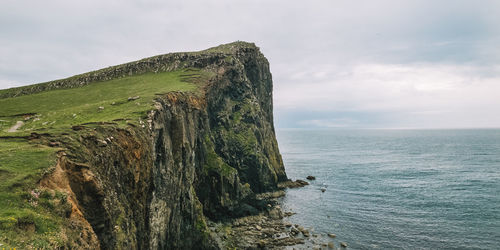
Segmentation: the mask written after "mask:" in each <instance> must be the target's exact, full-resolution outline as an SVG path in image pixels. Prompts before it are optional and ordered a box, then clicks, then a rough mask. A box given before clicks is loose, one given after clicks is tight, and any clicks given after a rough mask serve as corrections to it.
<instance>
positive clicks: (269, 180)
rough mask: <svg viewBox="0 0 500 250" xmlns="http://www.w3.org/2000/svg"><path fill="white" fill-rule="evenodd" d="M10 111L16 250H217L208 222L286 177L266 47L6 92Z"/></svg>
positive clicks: (8, 216) (8, 224)
mask: <svg viewBox="0 0 500 250" xmlns="http://www.w3.org/2000/svg"><path fill="white" fill-rule="evenodd" d="M0 107H2V108H0V119H1V120H2V122H1V123H0V129H1V130H2V132H0V180H2V181H4V182H3V184H1V185H0V198H2V199H3V200H4V201H6V202H4V204H2V205H0V208H2V210H3V211H2V212H0V235H3V236H0V242H1V243H2V244H4V245H7V246H12V247H19V248H22V247H49V248H53V247H63V248H94V249H97V248H102V249H114V248H119V249H172V248H183V249H189V248H202V249H217V248H221V245H220V243H218V241H216V240H215V239H214V235H213V234H212V233H211V232H210V231H209V230H208V228H207V221H209V220H210V221H218V220H223V219H226V218H228V217H239V216H244V215H249V214H252V213H255V212H257V211H259V210H260V209H262V207H263V206H265V205H266V204H262V202H259V201H258V200H256V199H255V195H256V194H258V193H262V192H267V191H272V190H275V189H276V188H277V184H278V183H279V182H281V181H285V180H287V177H286V174H285V170H284V166H283V162H282V160H281V155H280V153H279V149H278V145H277V142H276V139H275V132H274V126H273V113H272V110H273V105H272V77H271V73H270V71H269V63H268V61H267V60H266V58H265V57H264V56H263V55H262V53H261V52H260V51H259V49H258V47H256V46H255V45H254V44H250V43H244V42H235V43H231V44H226V45H221V46H219V47H215V48H211V49H208V50H205V51H200V52H191V53H173V54H166V55H160V56H156V57H151V58H146V59H143V60H140V61H136V62H131V63H127V64H122V65H118V66H114V67H109V68H106V69H102V70H98V71H94V72H89V73H86V74H82V75H77V76H74V77H70V78H67V79H62V80H56V81H52V82H47V83H41V84H36V85H31V86H26V87H20V88H14V89H8V90H3V91H0ZM15 124H16V125H15ZM16 126H17V127H16ZM9 130H10V131H11V132H7V131H9ZM20 233H22V235H19V234H20Z"/></svg>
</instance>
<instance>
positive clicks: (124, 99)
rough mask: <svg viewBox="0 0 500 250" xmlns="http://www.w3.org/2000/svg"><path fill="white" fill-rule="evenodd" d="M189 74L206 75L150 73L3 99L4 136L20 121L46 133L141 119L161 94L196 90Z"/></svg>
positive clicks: (0, 102) (27, 127) (27, 129)
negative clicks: (102, 123)
mask: <svg viewBox="0 0 500 250" xmlns="http://www.w3.org/2000/svg"><path fill="white" fill-rule="evenodd" d="M186 74H189V76H199V75H201V74H202V72H199V71H195V72H193V71H192V70H191V71H188V72H186V71H176V72H166V73H158V74H154V73H148V74H144V75H136V76H129V77H124V78H119V79H114V80H110V81H105V82H98V83H93V84H90V85H87V86H83V87H81V88H72V89H60V90H51V91H45V92H41V93H36V94H32V95H24V96H19V97H13V98H5V99H0V107H1V109H0V131H1V132H0V135H1V134H2V133H3V134H5V133H6V132H7V130H8V129H9V128H11V127H12V126H14V125H15V124H16V123H17V122H18V121H23V122H24V123H25V124H24V125H23V126H22V127H21V128H20V129H19V130H20V131H24V132H35V131H42V132H45V131H46V130H51V129H57V128H69V127H71V126H72V125H77V124H82V123H90V122H106V121H107V122H111V121H113V120H116V119H129V120H134V119H138V118H141V117H144V116H145V115H146V112H147V111H148V110H150V109H151V105H152V100H153V99H154V96H155V95H157V94H164V93H167V92H171V91H195V90H196V89H197V88H196V85H195V84H194V83H192V82H189V78H188V79H186V77H183V76H185V75H186ZM137 96H138V97H139V99H136V100H130V101H129V97H137ZM131 99H133V98H131Z"/></svg>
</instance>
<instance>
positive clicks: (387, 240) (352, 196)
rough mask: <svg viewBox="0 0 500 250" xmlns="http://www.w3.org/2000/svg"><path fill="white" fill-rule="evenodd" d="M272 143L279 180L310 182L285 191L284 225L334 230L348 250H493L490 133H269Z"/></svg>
mask: <svg viewBox="0 0 500 250" xmlns="http://www.w3.org/2000/svg"><path fill="white" fill-rule="evenodd" d="M277 138H278V142H279V147H280V151H281V154H282V156H283V160H284V162H285V167H286V171H287V174H288V176H289V178H292V179H297V178H299V179H304V178H305V177H306V176H308V175H314V176H316V178H317V179H316V181H312V182H311V185H310V186H307V187H305V188H301V189H291V190H289V191H288V192H287V196H286V197H285V199H284V201H283V207H284V208H285V210H292V211H294V212H297V214H296V215H294V216H292V217H290V218H289V220H290V221H291V222H293V223H298V224H302V225H304V226H307V227H312V228H314V230H315V231H316V232H321V233H330V232H332V233H335V234H336V235H337V239H336V241H346V242H347V243H348V244H349V248H350V249H374V248H375V249H376V248H379V249H417V248H418V249H500V130H278V131H277ZM321 187H326V189H327V190H326V192H324V193H322V192H321V191H320V188H321ZM337 245H338V244H337Z"/></svg>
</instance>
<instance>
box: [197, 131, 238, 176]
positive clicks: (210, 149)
mask: <svg viewBox="0 0 500 250" xmlns="http://www.w3.org/2000/svg"><path fill="white" fill-rule="evenodd" d="M205 145H206V146H207V153H206V159H205V165H204V168H203V170H204V171H206V172H207V173H208V172H209V171H214V172H217V173H219V174H220V175H221V176H224V177H227V178H229V179H232V178H233V176H234V174H236V173H237V170H236V169H235V168H233V167H231V166H229V165H228V164H227V163H225V162H224V161H223V160H222V159H221V158H220V156H219V155H217V153H215V151H214V145H213V143H212V142H211V141H210V138H209V137H208V135H206V136H205Z"/></svg>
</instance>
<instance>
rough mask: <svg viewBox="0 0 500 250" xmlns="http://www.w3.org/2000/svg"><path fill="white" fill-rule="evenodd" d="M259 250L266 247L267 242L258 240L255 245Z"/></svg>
mask: <svg viewBox="0 0 500 250" xmlns="http://www.w3.org/2000/svg"><path fill="white" fill-rule="evenodd" d="M257 245H258V246H259V247H260V248H264V247H265V246H266V245H267V241H265V240H260V241H259V243H258V244H257Z"/></svg>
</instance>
